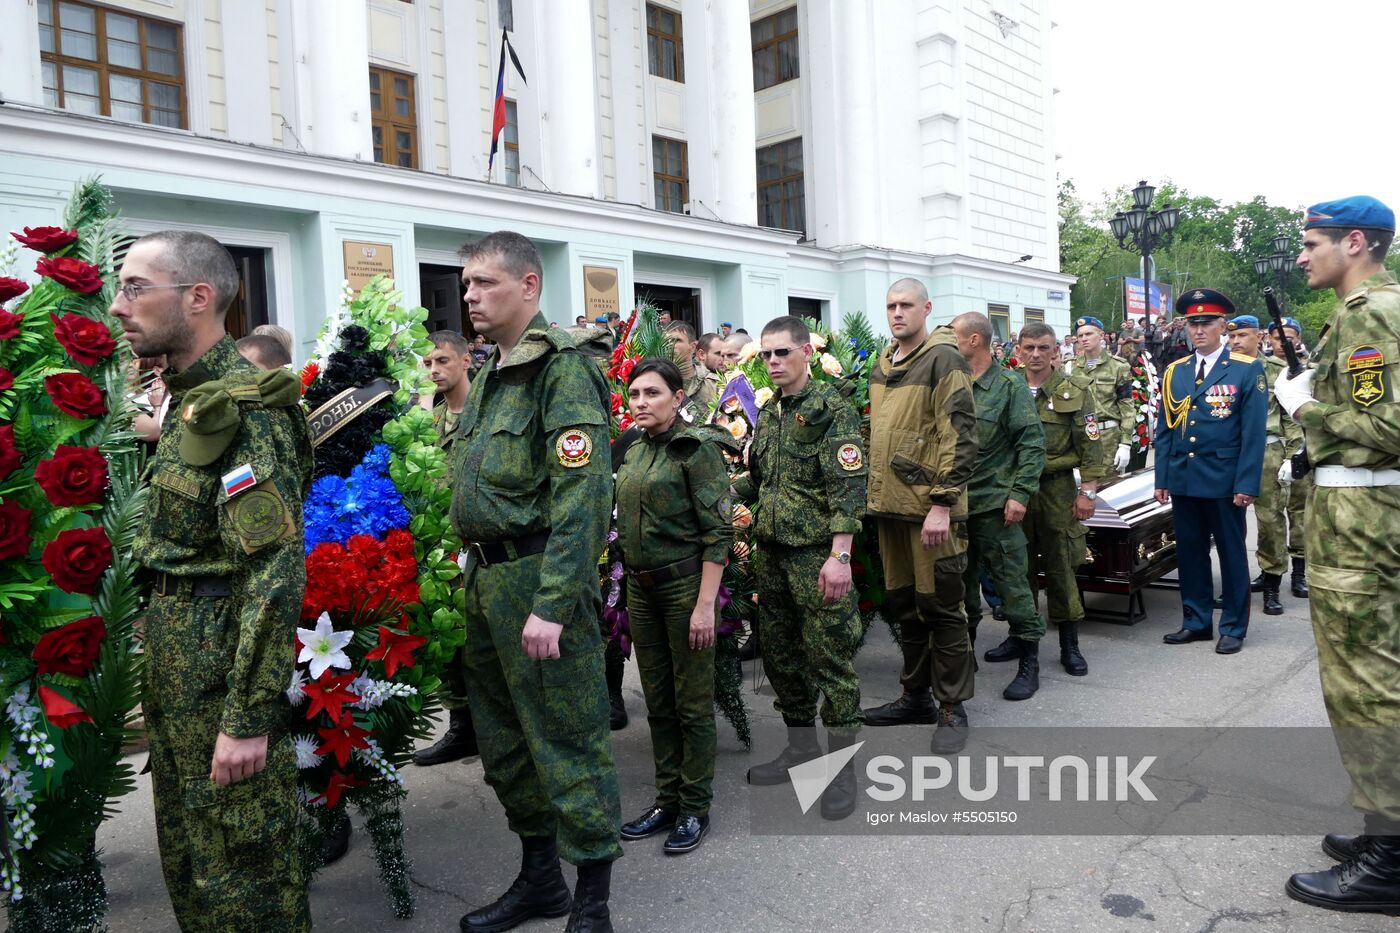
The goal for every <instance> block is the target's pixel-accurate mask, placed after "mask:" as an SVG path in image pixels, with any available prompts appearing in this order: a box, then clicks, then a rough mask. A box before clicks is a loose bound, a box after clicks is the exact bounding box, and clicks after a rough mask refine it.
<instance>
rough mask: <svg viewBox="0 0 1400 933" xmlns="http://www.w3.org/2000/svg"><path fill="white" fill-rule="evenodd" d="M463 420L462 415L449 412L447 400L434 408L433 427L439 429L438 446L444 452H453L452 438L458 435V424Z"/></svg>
mask: <svg viewBox="0 0 1400 933" xmlns="http://www.w3.org/2000/svg"><path fill="white" fill-rule="evenodd" d="M461 419H462V413H461V412H457V413H456V414H455V415H454V414H453V413H452V412H450V411H448V410H447V400H446V399H443V400H442V401H440V402H438V403H437V404H436V405H434V406H433V427H435V428H437V433H438V443H437V445H438V446H439V447H441V448H442V449H443V450H447V451H451V450H452V438H453V435H455V434H456V433H457V423H458V422H459V421H460V420H461Z"/></svg>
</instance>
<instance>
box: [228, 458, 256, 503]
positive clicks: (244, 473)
mask: <svg viewBox="0 0 1400 933" xmlns="http://www.w3.org/2000/svg"><path fill="white" fill-rule="evenodd" d="M257 484H258V478H257V477H256V476H254V475H253V465H252V464H251V463H245V464H243V465H242V466H238V467H234V468H233V469H232V470H229V471H228V472H227V473H225V474H224V494H225V495H227V496H229V498H232V497H234V496H236V495H238V494H239V493H240V492H242V491H243V490H245V489H251V488H252V487H253V486H256V485H257Z"/></svg>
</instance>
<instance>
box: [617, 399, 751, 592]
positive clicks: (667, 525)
mask: <svg viewBox="0 0 1400 933" xmlns="http://www.w3.org/2000/svg"><path fill="white" fill-rule="evenodd" d="M732 512H733V496H732V491H731V490H730V487H729V471H728V470H726V469H725V466H724V457H723V456H722V455H721V454H720V450H719V445H718V444H715V443H712V442H708V440H707V438H706V436H705V429H703V428H687V427H686V426H685V424H683V423H682V422H681V421H680V419H679V418H678V419H676V423H675V424H674V425H673V426H672V427H671V429H670V430H669V431H667V432H666V433H665V434H662V435H660V436H659V437H652V436H650V435H645V436H643V437H642V438H641V439H640V440H638V441H637V442H636V443H634V444H633V445H632V446H631V447H629V448H628V450H627V455H626V457H625V458H624V459H623V461H622V466H621V467H620V468H619V469H618V471H617V537H618V543H619V544H620V545H621V546H622V554H623V562H624V563H625V564H626V565H627V568H628V569H629V570H656V569H657V568H659V567H665V566H666V565H668V564H674V563H676V562H677V561H681V560H685V559H686V558H689V557H696V556H699V557H700V558H701V559H703V560H706V561H709V562H710V563H713V564H723V563H724V559H725V556H726V555H727V554H728V553H729V545H730V542H731V541H732V540H733V539H734V527H733V525H731V524H730V518H731V515H732Z"/></svg>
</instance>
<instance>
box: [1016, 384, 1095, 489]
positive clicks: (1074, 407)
mask: <svg viewBox="0 0 1400 933" xmlns="http://www.w3.org/2000/svg"><path fill="white" fill-rule="evenodd" d="M1027 388H1029V387H1027ZM1093 407H1094V406H1093V402H1092V401H1091V400H1090V398H1089V392H1088V390H1087V389H1086V388H1084V386H1083V385H1082V384H1081V383H1079V382H1078V381H1077V380H1075V379H1071V378H1070V377H1068V376H1066V375H1065V374H1064V373H1062V372H1060V371H1059V370H1053V371H1051V373H1050V376H1049V378H1047V379H1046V380H1045V384H1044V385H1042V386H1041V387H1040V392H1038V393H1037V394H1036V397H1035V410H1036V411H1037V412H1038V413H1039V414H1040V426H1041V428H1042V429H1044V431H1045V473H1044V475H1045V476H1052V475H1054V474H1056V473H1065V472H1067V471H1069V470H1073V469H1075V468H1076V467H1077V468H1078V469H1079V477H1080V479H1089V480H1098V479H1103V477H1104V476H1105V475H1106V472H1107V469H1108V465H1109V463H1110V458H1111V455H1112V451H1111V450H1109V449H1107V445H1106V444H1104V442H1103V438H1102V436H1101V434H1100V432H1099V424H1098V419H1097V417H1095V415H1094V412H1093Z"/></svg>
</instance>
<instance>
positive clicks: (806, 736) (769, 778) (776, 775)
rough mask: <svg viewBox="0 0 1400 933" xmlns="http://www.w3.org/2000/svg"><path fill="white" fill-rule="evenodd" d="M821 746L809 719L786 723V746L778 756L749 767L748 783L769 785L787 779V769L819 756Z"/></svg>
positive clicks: (762, 785) (761, 785)
mask: <svg viewBox="0 0 1400 933" xmlns="http://www.w3.org/2000/svg"><path fill="white" fill-rule="evenodd" d="M821 753H822V746H821V743H820V742H818V741H817V730H816V728H815V726H814V724H813V723H812V722H810V721H808V722H802V723H788V724H787V747H786V748H784V749H783V750H782V751H781V752H779V753H778V757H777V758H774V759H773V760H772V761H768V762H764V763H763V764H761V765H754V766H753V767H752V768H750V769H749V783H750V784H756V785H758V786H760V787H771V786H772V785H774V784H781V783H783V782H784V781H786V780H787V779H788V769H789V768H791V767H793V766H794V765H800V764H802V762H804V761H811V760H812V759H813V758H819V757H821Z"/></svg>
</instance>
